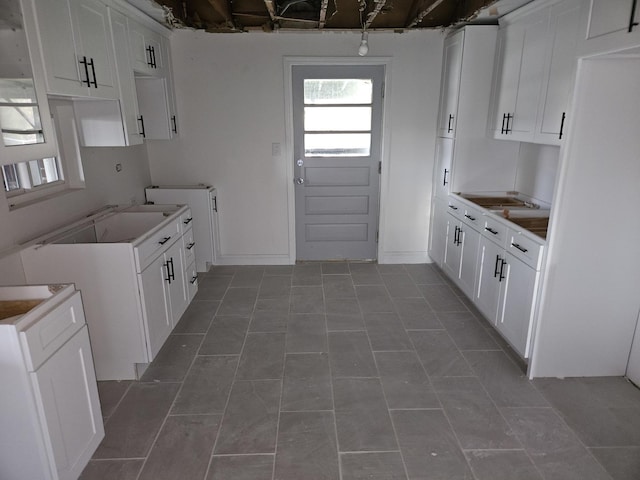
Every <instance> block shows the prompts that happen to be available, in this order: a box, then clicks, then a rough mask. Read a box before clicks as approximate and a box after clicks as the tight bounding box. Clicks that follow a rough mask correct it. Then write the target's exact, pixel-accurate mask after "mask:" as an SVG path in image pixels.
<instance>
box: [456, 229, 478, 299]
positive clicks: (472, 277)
mask: <svg viewBox="0 0 640 480" xmlns="http://www.w3.org/2000/svg"><path fill="white" fill-rule="evenodd" d="M461 229H462V252H461V258H460V279H459V286H460V289H461V290H462V291H463V292H464V293H465V294H466V295H467V296H469V297H473V293H474V291H475V284H476V270H477V266H478V246H479V244H480V234H479V233H478V232H476V231H475V230H474V229H473V228H471V227H470V226H469V225H465V224H462V226H461Z"/></svg>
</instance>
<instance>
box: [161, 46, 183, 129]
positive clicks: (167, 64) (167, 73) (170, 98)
mask: <svg viewBox="0 0 640 480" xmlns="http://www.w3.org/2000/svg"><path fill="white" fill-rule="evenodd" d="M162 58H163V59H164V69H163V73H164V78H165V81H166V85H167V106H168V110H169V135H170V137H171V138H174V137H177V136H178V132H179V128H178V107H177V105H176V94H175V87H174V85H175V83H174V81H173V66H172V64H171V54H170V53H169V39H168V38H166V37H162Z"/></svg>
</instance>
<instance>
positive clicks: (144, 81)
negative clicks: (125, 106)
mask: <svg viewBox="0 0 640 480" xmlns="http://www.w3.org/2000/svg"><path fill="white" fill-rule="evenodd" d="M136 92H137V94H138V108H139V109H140V124H141V127H140V128H141V132H142V136H143V137H144V138H145V139H146V140H168V139H170V138H172V131H171V127H172V125H171V123H172V122H171V118H170V116H169V104H168V97H167V84H166V80H165V79H164V78H156V77H145V78H142V77H136Z"/></svg>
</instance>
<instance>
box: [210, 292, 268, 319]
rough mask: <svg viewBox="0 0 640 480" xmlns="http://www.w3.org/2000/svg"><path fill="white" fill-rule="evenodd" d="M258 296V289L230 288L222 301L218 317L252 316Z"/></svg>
mask: <svg viewBox="0 0 640 480" xmlns="http://www.w3.org/2000/svg"><path fill="white" fill-rule="evenodd" d="M257 296H258V288H257V287H236V288H229V289H228V290H227V293H225V295H224V298H223V299H222V304H221V305H220V308H219V309H218V315H245V316H248V315H251V312H253V307H254V305H255V303H256V297H257Z"/></svg>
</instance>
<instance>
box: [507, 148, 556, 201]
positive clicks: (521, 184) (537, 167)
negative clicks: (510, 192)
mask: <svg viewBox="0 0 640 480" xmlns="http://www.w3.org/2000/svg"><path fill="white" fill-rule="evenodd" d="M559 153H560V147H556V146H553V145H536V144H533V143H522V144H521V145H520V154H519V157H518V171H517V173H516V181H515V190H516V191H518V192H520V193H524V194H525V195H528V196H529V197H533V198H536V199H538V200H542V201H544V202H546V203H549V204H551V203H553V192H554V189H555V183H556V174H557V171H558V162H559V160H558V157H559Z"/></svg>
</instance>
